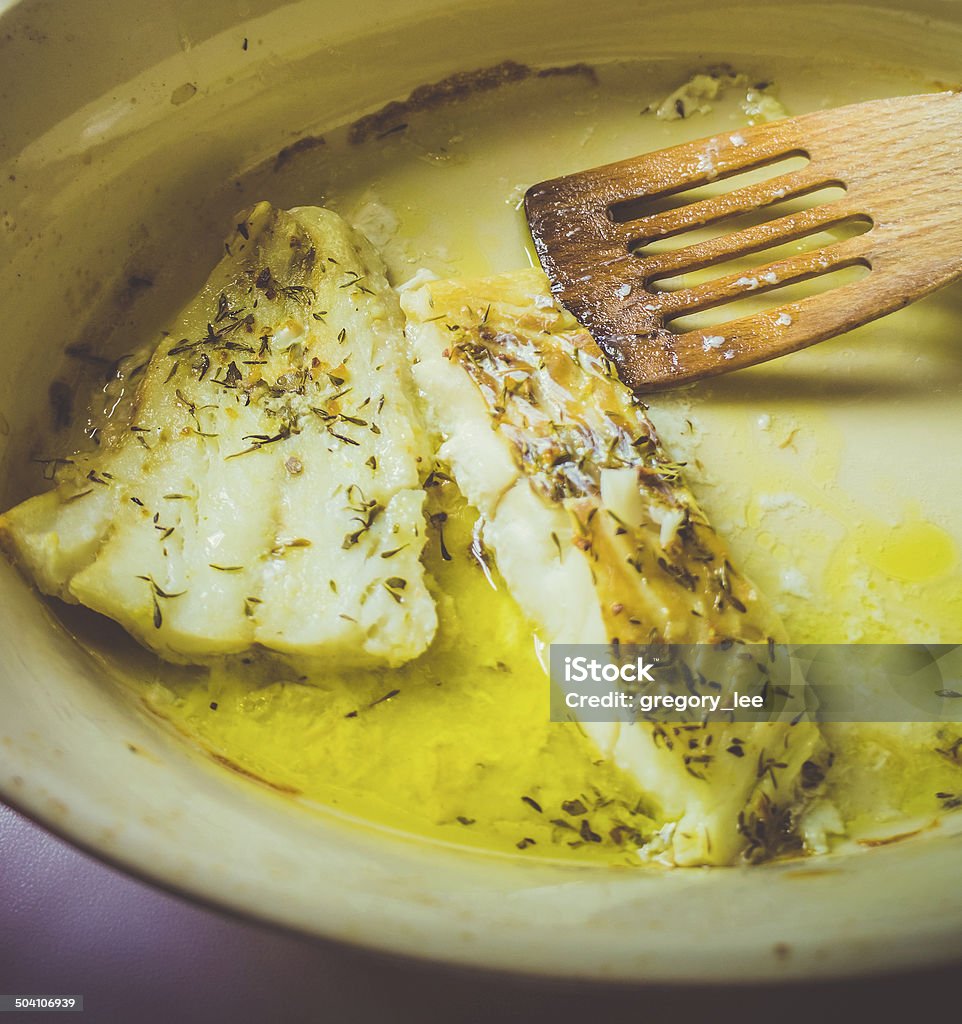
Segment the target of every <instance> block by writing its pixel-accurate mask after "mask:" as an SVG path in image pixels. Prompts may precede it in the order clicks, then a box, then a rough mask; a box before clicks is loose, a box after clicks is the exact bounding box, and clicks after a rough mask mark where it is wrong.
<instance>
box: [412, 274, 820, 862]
mask: <svg viewBox="0 0 962 1024" xmlns="http://www.w3.org/2000/svg"><path fill="white" fill-rule="evenodd" d="M402 305H403V306H404V309H405V312H406V314H407V317H408V327H407V333H408V338H409V341H410V343H411V345H412V348H413V353H414V357H415V359H416V365H415V367H414V376H415V379H416V381H417V383H418V385H419V387H420V388H421V390H422V392H423V393H424V395H425V397H426V402H427V408H428V410H429V419H430V421H431V422H432V423H433V425H434V427H435V429H436V430H437V431H438V433H439V434H440V438H441V443H440V448H439V457H440V458H441V459H442V460H443V461H444V462H446V463H447V465H448V466H449V467H450V472H451V474H452V475H453V477H454V479H455V480H456V482H457V484H458V486H459V487H460V489H461V490H462V491H463V492H464V494H465V496H466V497H467V498H468V500H469V501H470V502H471V503H472V504H473V505H475V506H476V507H477V509H478V510H479V512H480V514H481V516H482V517H483V520H484V525H483V538H484V541H485V544H486V545H487V546H488V547H489V548H490V549H491V551H492V552H493V553H494V557H495V559H496V561H497V565H498V569H499V570H500V573H501V575H502V577H503V578H504V579H505V581H506V583H507V586H508V587H509V588H510V589H511V591H512V594H513V595H514V597H515V599H516V600H517V601H518V603H519V605H520V606H521V608H522V610H523V611H524V612H525V613H526V614H527V615H528V616H529V617H530V618H531V620H532V621H533V622H534V623H535V625H536V626H537V627H538V629H539V631H540V633H541V635H542V637H543V639H544V640H545V641H547V642H549V643H566V644H612V643H614V642H616V641H617V642H618V643H620V644H648V643H652V642H670V643H676V644H682V643H684V644H698V643H704V644H714V643H718V642H721V641H725V640H732V641H736V642H739V643H751V644H759V645H765V647H767V645H768V644H769V642H770V641H772V640H782V639H783V631H782V627H781V624H780V623H779V621H778V619H777V617H776V616H775V615H774V614H773V613H772V612H771V610H770V609H769V608H768V607H767V605H766V604H765V603H764V601H763V600H762V599H761V597H760V595H759V594H758V592H757V591H756V589H755V587H754V586H753V585H752V584H751V582H750V581H749V580H747V579H746V578H745V577H744V576H742V575H741V574H740V573H739V572H738V571H737V569H736V568H735V567H734V566H733V565H732V563H731V560H730V558H729V555H728V552H727V550H726V548H725V545H724V544H723V542H722V541H721V539H720V538H719V537H718V535H717V534H716V533H715V531H714V530H713V529H712V527H711V525H710V524H709V522H708V520H707V517H706V516H705V514H704V512H703V511H702V510H701V508H700V507H699V505H698V503H697V502H696V501H695V498H694V496H693V495H692V493H691V491H690V490H689V489H688V488H687V486H686V485H685V483H684V480H683V477H682V469H683V467H682V466H680V465H678V464H677V463H675V462H673V461H672V460H671V459H670V458H669V457H668V455H667V454H666V453H665V451H664V449H663V448H662V445H661V443H660V441H659V439H658V436H657V433H656V431H655V429H654V427H653V425H652V423H651V422H650V420H649V419H648V417H647V414H646V411H645V407H644V406H643V404H642V403H641V402H640V401H639V400H638V399H637V398H635V397H634V396H633V395H632V394H631V393H630V392H629V391H628V390H627V389H625V388H624V387H623V385H622V384H621V383H620V382H619V381H618V379H617V377H616V376H615V374H614V373H613V372H612V370H611V368H610V366H609V365H608V362H607V360H606V359H605V357H604V356H603V354H602V353H601V351H600V350H599V349H598V347H597V346H596V344H595V342H594V341H593V339H592V338H591V336H590V335H589V334H588V332H587V331H585V330H584V329H583V328H581V327H580V325H579V324H578V323H577V322H576V321H575V320H574V319H573V318H572V317H571V316H570V315H569V314H568V313H567V312H566V311H564V310H563V309H561V308H560V307H558V306H556V305H555V303H554V301H553V299H552V296H551V293H550V291H549V287H548V282H547V280H546V278H545V277H544V275H543V274H541V273H540V271H535V270H531V271H526V272H519V273H513V274H505V275H501V276H498V277H493V278H489V279H485V280H480V281H472V282H458V281H433V282H429V283H426V284H424V285H422V286H420V287H417V288H412V289H410V290H408V291H406V292H405V293H404V294H403V295H402ZM765 647H762V649H763V650H764V649H765ZM583 727H584V728H585V729H586V730H587V731H588V732H589V733H590V734H591V735H592V736H593V738H594V739H595V740H596V742H598V744H599V746H600V747H601V749H602V751H603V752H604V753H605V754H606V755H608V756H610V757H612V758H613V759H614V760H615V761H616V762H617V763H618V764H619V765H621V766H622V767H624V768H626V769H628V770H629V771H631V772H632V773H633V774H634V776H635V777H636V778H637V779H638V782H639V784H640V786H641V788H642V789H643V790H644V792H645V793H646V794H648V795H649V796H650V798H651V800H652V803H653V804H654V805H655V806H656V807H657V810H658V813H659V816H660V817H661V820H663V821H665V822H666V823H667V825H668V827H667V828H666V829H665V830H664V832H663V836H664V841H665V845H666V847H667V850H666V853H667V856H668V857H669V858H670V859H672V860H673V861H674V862H675V863H679V864H705V863H729V862H731V861H732V860H733V859H735V858H737V856H738V855H739V854H745V855H747V856H748V857H750V858H751V859H759V858H761V857H762V856H766V855H770V854H772V853H775V852H779V851H780V850H781V849H783V848H784V847H786V846H790V845H791V844H792V842H793V841H794V840H793V837H792V835H791V828H790V825H791V813H792V808H793V807H795V806H796V804H797V802H798V801H799V800H800V799H801V798H802V797H803V796H804V795H805V794H804V789H805V786H804V783H805V777H804V776H803V768H804V766H805V764H806V762H813V763H814V761H815V760H818V759H819V758H820V757H823V756H824V748H823V744H822V741H821V737H820V734H819V732H818V730H817V728H816V727H815V726H814V725H812V724H809V723H807V722H799V723H797V724H794V725H793V724H790V723H788V722H773V723H764V724H757V725H748V724H731V725H728V724H719V723H708V724H705V723H702V724H695V725H692V724H688V725H683V726H682V725H680V726H672V725H653V724H649V723H632V724H630V725H629V724H620V725H619V724H606V723H598V722H584V723H583ZM814 776H815V773H814V772H813V771H811V770H809V772H808V776H807V778H808V779H811V778H813V777H814Z"/></svg>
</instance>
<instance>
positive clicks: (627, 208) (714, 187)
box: [608, 152, 811, 224]
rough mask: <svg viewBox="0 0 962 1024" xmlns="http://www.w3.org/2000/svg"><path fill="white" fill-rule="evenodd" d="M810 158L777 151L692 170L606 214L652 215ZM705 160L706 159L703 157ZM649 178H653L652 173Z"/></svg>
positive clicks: (619, 220) (622, 218)
mask: <svg viewBox="0 0 962 1024" xmlns="http://www.w3.org/2000/svg"><path fill="white" fill-rule="evenodd" d="M810 162H811V160H810V158H809V156H808V154H806V153H802V152H793V153H779V154H778V155H776V156H772V157H768V158H767V159H761V160H757V161H753V162H748V161H746V163H744V164H741V165H740V166H737V167H732V168H731V169H730V170H728V171H720V172H717V173H714V174H713V173H712V172H711V170H710V168H707V167H706V169H704V170H701V171H697V170H696V171H695V172H693V174H692V175H691V177H690V178H689V179H688V180H685V181H681V182H679V183H677V184H676V185H673V186H670V187H668V188H661V189H657V190H653V191H651V192H648V193H645V194H640V195H637V196H633V197H632V198H630V199H625V200H622V201H619V202H616V203H612V204H611V205H610V206H609V207H608V216H609V217H610V218H611V220H612V221H614V223H616V224H627V223H628V222H630V221H633V220H639V219H641V218H647V217H653V216H655V215H656V214H659V213H666V212H669V211H671V210H678V209H680V208H681V207H684V206H691V205H692V204H693V203H698V202H702V201H704V200H706V199H717V198H718V196H722V195H726V194H727V193H729V192H735V191H737V190H738V189H741V188H745V187H747V186H752V185H758V184H760V183H761V182H764V181H768V180H769V179H771V178H777V177H780V176H783V175H789V174H794V173H797V172H798V171H800V170H803V169H804V168H805V167H807V166H808V164H809V163H810ZM706 164H707V161H706ZM651 177H652V179H653V180H657V178H656V177H655V175H654V174H652V176H651Z"/></svg>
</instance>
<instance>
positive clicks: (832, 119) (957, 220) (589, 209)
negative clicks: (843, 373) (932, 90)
mask: <svg viewBox="0 0 962 1024" xmlns="http://www.w3.org/2000/svg"><path fill="white" fill-rule="evenodd" d="M790 157H807V158H808V163H807V164H806V165H805V166H804V167H802V168H801V169H800V170H795V171H792V172H789V173H782V174H776V176H775V177H771V178H769V179H768V180H765V181H763V182H761V183H758V184H752V185H747V186H745V187H741V188H736V189H734V190H733V191H730V192H728V193H727V194H724V195H719V196H716V197H714V198H709V199H703V200H701V201H694V202H691V203H690V204H688V205H678V204H679V200H680V199H681V197H678V198H676V199H675V200H669V202H668V203H666V202H665V198H666V197H671V196H677V194H678V193H681V192H684V191H686V190H688V189H692V188H696V187H698V186H703V185H707V184H709V183H711V182H715V181H719V180H721V179H724V178H728V177H731V176H732V175H735V174H740V173H742V172H745V171H749V170H753V169H756V168H765V167H767V166H770V165H772V164H775V163H777V162H780V161H783V160H785V159H786V158H790ZM832 186H836V187H837V186H841V188H843V189H844V190H845V193H844V196H842V197H841V198H838V199H835V200H833V201H830V202H826V203H824V204H822V205H816V206H813V207H812V208H810V209H805V210H802V211H800V212H795V213H790V214H788V215H786V216H778V217H777V219H773V220H770V221H768V222H767V223H758V224H755V225H754V226H750V227H747V228H746V229H744V230H740V231H736V232H734V233H731V234H727V235H722V236H720V237H716V238H712V239H710V240H708V241H702V242H697V243H694V244H690V245H684V246H683V247H682V248H678V249H676V250H674V251H671V252H659V253H653V254H646V253H645V251H644V249H643V247H644V246H645V245H646V244H649V243H651V242H652V241H654V240H657V239H664V238H668V237H671V236H675V235H681V234H682V233H684V232H687V231H690V230H693V229H698V228H704V227H706V226H707V225H711V224H716V223H718V222H721V221H724V220H725V219H726V218H729V217H734V216H737V215H739V214H745V213H750V212H752V211H759V210H763V209H764V208H765V207H767V206H771V205H772V204H775V203H779V202H781V201H783V200H787V199H792V198H794V197H800V196H805V195H807V194H809V193H812V192H816V191H818V190H820V189H824V188H827V187H832ZM672 202H673V203H674V204H675V205H674V208H671V209H661V210H660V212H659V211H658V210H652V209H651V206H652V205H654V204H655V203H658V204H659V205H660V206H661V207H664V206H666V205H670V204H671V203H672ZM646 208H647V210H646ZM525 210H526V213H527V217H528V223H529V225H530V226H531V232H532V235H533V236H534V242H535V246H536V247H537V250H538V255H539V257H540V259H541V263H542V266H543V267H544V269H545V271H546V273H547V274H548V277H549V278H550V279H551V282H552V288H553V290H554V291H555V294H556V295H558V296H559V297H560V299H561V301H562V302H563V303H564V304H565V306H567V307H568V309H570V310H571V312H572V313H573V314H574V315H575V316H576V317H577V318H578V320H580V321H581V323H582V324H584V326H585V327H587V328H588V329H589V331H590V332H591V334H592V335H593V336H594V338H595V340H596V341H597V342H598V343H599V345H600V346H601V347H602V349H604V351H605V353H606V354H607V355H608V356H609V357H610V358H611V359H612V360H613V361H614V363H615V365H616V367H617V369H618V372H619V374H620V376H621V378H622V380H623V381H624V382H625V383H626V384H627V385H628V386H629V387H631V388H634V389H636V390H638V391H658V390H662V389H664V388H669V387H675V386H677V385H679V384H686V383H689V382H691V381H695V380H698V379H700V378H702V377H709V376H712V375H714V374H719V373H724V372H726V371H728V370H736V369H739V368H741V367H744V366H751V365H752V364H754V363H760V362H763V361H765V360H767V359H774V358H775V357H776V356H780V355H784V354H786V353H788V352H794V351H796V350H797V349H801V348H805V347H806V346H808V345H813V344H815V342H818V341H823V340H825V339H826V338H831V337H833V336H834V335H836V334H840V333H842V332H843V331H847V330H849V329H851V328H853V327H856V326H858V325H859V324H863V323H866V322H867V321H869V320H873V319H875V318H876V317H880V316H882V315H884V314H886V313H890V312H892V311H893V310H896V309H899V308H900V307H902V306H904V305H906V304H907V303H909V302H912V301H914V300H915V299H918V298H920V297H921V296H923V295H925V294H926V293H927V292H931V291H933V290H934V289H935V288H938V287H939V286H941V285H943V284H945V283H947V282H948V281H950V280H952V279H953V278H955V277H957V276H958V275H960V274H962V94H960V93H949V92H945V93H936V94H932V95H927V96H908V97H904V98H900V99H888V100H875V101H872V102H869V103H858V104H854V105H852V106H848V107H842V108H840V109H837V110H827V111H821V112H819V113H815V114H807V115H805V116H803V117H793V118H786V119H785V120H782V121H776V122H773V123H771V124H765V125H761V126H757V127H754V128H740V129H733V130H732V131H730V132H725V133H723V134H721V135H714V136H712V137H711V138H707V139H702V140H701V141H700V142H690V143H686V144H684V145H681V146H675V147H673V148H671V149H665V150H661V151H660V152H656V153H648V154H646V155H644V156H639V157H635V158H634V159H630V160H624V161H620V162H618V163H614V164H608V165H607V166H605V167H598V168H595V169H593V170H588V171H583V172H581V173H579V174H570V175H567V176H565V177H562V178H556V179H554V180H552V181H546V182H542V183H541V184H539V185H534V186H533V187H532V188H530V189H529V190H528V192H527V195H526V196H525ZM773 216H775V214H774V212H773ZM859 221H860V222H861V224H862V227H863V228H864V227H865V226H867V225H870V227H869V228H868V230H866V231H864V233H862V234H860V235H858V236H857V237H850V238H847V239H845V240H840V241H838V242H835V243H832V244H828V245H825V246H823V247H822V248H818V249H815V250H813V251H810V252H804V253H798V254H796V255H792V256H789V257H787V258H783V259H777V260H774V261H773V262H767V261H766V260H765V257H764V250H766V249H769V248H772V247H773V246H776V245H780V244H783V243H785V242H791V241H797V240H799V239H802V238H804V237H806V236H808V235H812V234H816V233H818V232H820V231H824V230H828V229H832V228H837V227H840V226H845V225H847V224H850V223H853V222H859ZM722 227H724V225H722ZM746 256H755V257H756V260H757V262H756V261H753V266H752V268H751V270H748V271H745V270H740V271H738V272H737V273H731V274H728V275H726V276H723V277H719V278H717V279H716V280H713V281H710V282H707V283H704V284H699V285H696V286H693V287H690V288H682V289H680V290H676V291H659V290H657V289H656V288H653V287H652V284H653V282H656V281H658V280H659V279H665V278H669V277H673V276H677V275H680V274H683V273H687V272H689V271H695V270H700V269H702V268H705V267H710V266H712V265H714V264H717V263H722V262H724V261H726V260H730V259H733V258H736V257H746ZM851 266H862V267H866V268H868V270H869V273H868V274H867V276H865V277H863V279H862V280H859V281H856V282H851V283H848V284H844V285H842V286H840V287H838V288H836V289H835V290H833V291H828V292H824V293H822V294H817V295H811V296H809V297H807V298H803V299H801V300H799V301H796V302H791V303H788V304H784V305H777V304H776V303H777V301H778V300H777V296H772V305H771V307H770V308H767V309H766V310H765V311H763V312H757V313H754V314H752V315H749V316H742V317H741V318H739V319H732V320H730V321H729V322H726V323H721V324H719V325H718V326H714V327H711V328H708V329H705V330H689V331H686V332H684V333H679V332H673V331H672V330H671V322H672V321H673V320H674V319H676V318H678V317H682V316H687V315H688V314H691V313H695V312H698V311H700V310H705V309H709V308H712V307H716V306H721V305H723V304H725V303H729V302H733V301H735V300H737V299H741V298H744V297H746V296H748V295H759V294H762V293H764V292H768V291H771V290H772V289H775V288H779V287H784V286H786V285H789V284H793V283H796V282H800V281H805V280H808V279H811V278H815V277H818V276H820V275H823V274H826V273H831V272H833V271H836V270H840V269H842V268H845V267H851Z"/></svg>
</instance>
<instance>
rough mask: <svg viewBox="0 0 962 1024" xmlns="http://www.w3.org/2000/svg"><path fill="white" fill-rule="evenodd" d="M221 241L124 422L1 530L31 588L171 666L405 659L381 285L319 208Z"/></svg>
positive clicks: (414, 479) (402, 499)
mask: <svg viewBox="0 0 962 1024" xmlns="http://www.w3.org/2000/svg"><path fill="white" fill-rule="evenodd" d="M226 250H227V255H226V256H225V257H224V258H223V259H222V261H221V262H220V263H219V264H218V266H217V267H216V268H215V270H214V271H213V273H212V274H211V277H210V279H209V280H208V281H207V283H206V284H205V285H204V287H203V289H202V290H201V292H200V294H199V295H198V296H197V297H196V299H194V301H193V302H191V304H190V305H189V306H188V308H187V309H186V310H184V312H183V314H182V315H181V316H180V318H179V319H178V320H177V322H176V323H175V325H174V326H173V327H172V328H171V330H170V332H169V334H168V335H167V336H165V337H164V338H163V340H162V341H161V342H160V344H159V345H158V346H157V348H156V350H155V351H154V353H153V355H152V356H151V357H150V360H149V363H148V364H147V365H146V368H145V370H144V371H143V374H142V377H141V378H140V380H139V382H138V383H137V386H136V394H135V398H134V401H133V404H132V407H131V412H130V418H129V419H128V420H126V421H125V422H123V423H121V424H116V425H114V426H113V427H112V428H110V430H109V432H108V434H107V435H106V436H105V438H104V441H103V443H102V445H101V448H100V450H98V451H95V452H93V453H91V454H84V455H78V456H76V457H74V458H73V459H72V460H70V461H69V462H68V463H67V464H66V465H64V466H63V467H62V468H61V470H60V472H59V473H58V479H57V486H56V487H55V488H54V489H53V490H51V491H49V492H48V493H46V494H42V495H40V496H38V497H35V498H31V499H30V500H28V501H26V502H24V503H23V504H21V505H18V506H17V507H16V508H14V509H12V510H11V511H9V512H8V513H7V514H6V515H4V516H3V517H0V540H2V543H3V545H4V547H5V548H6V549H7V551H8V552H9V553H10V554H11V555H12V556H13V558H14V559H15V560H16V562H17V563H18V564H19V565H20V566H21V568H22V569H23V570H24V572H25V573H26V574H27V575H28V576H29V577H31V578H32V579H33V580H34V581H35V582H36V584H37V586H38V587H39V588H40V590H42V591H44V592H45V593H47V594H53V595H56V596H57V597H60V598H63V599H64V600H65V601H70V602H78V603H80V604H84V605H86V606H88V607H90V608H92V609H94V610H96V611H98V612H101V613H103V614H104V615H108V616H110V617H111V618H113V619H116V620H117V621H118V622H119V623H121V624H122V625H123V626H124V627H125V628H126V629H127V630H128V631H129V632H130V633H131V634H133V635H134V636H135V637H136V638H137V639H138V640H140V641H141V642H142V643H144V644H146V645H147V646H148V647H150V648H153V649H154V650H155V651H157V652H158V653H160V654H161V655H163V656H164V657H166V658H169V659H171V660H174V661H183V662H197V661H204V660H206V659H208V658H211V657H216V656H221V655H233V654H239V653H243V652H246V651H249V650H250V649H251V648H256V647H260V648H267V649H269V650H271V651H276V652H281V653H283V654H285V655H290V656H294V657H296V658H307V659H312V658H324V659H325V661H331V662H337V663H342V664H371V663H385V664H388V665H397V664H400V663H402V662H404V661H407V660H408V659H410V658H413V657H415V656H416V655H418V654H420V653H421V652H422V651H423V650H424V649H425V648H426V647H427V646H428V644H429V643H430V641H431V638H432V636H433V634H434V631H435V628H436V621H437V620H436V614H435V608H434V602H433V599H432V598H431V596H430V595H429V593H428V591H427V588H426V586H425V580H424V572H423V569H422V566H421V562H420V554H421V550H422V548H423V546H424V541H425V523H424V515H423V511H422V505H423V500H424V494H423V491H422V490H421V487H420V478H419V473H420V464H421V463H422V462H424V463H426V462H427V456H428V455H429V454H430V453H429V451H427V450H425V449H424V448H423V447H422V446H423V443H424V442H423V438H424V433H425V432H424V429H423V427H422V426H421V424H420V421H419V417H418V413H417V411H416V409H415V406H414V404H413V402H412V387H411V381H410V371H409V369H408V367H407V365H406V360H405V357H404V352H403V333H402V331H403V320H402V316H401V311H400V306H399V304H398V300H397V296H396V294H395V293H394V291H393V290H392V289H391V288H390V287H389V285H388V284H387V281H386V279H385V276H384V269H383V265H382V263H381V261H380V258H379V257H378V256H377V255H376V253H375V252H374V250H373V249H372V248H371V246H370V245H369V244H368V243H367V242H366V241H365V240H364V239H363V238H362V237H361V236H360V235H358V234H357V233H355V232H354V231H352V230H351V229H350V228H349V227H348V226H347V225H346V224H345V222H344V221H342V220H341V218H340V217H338V216H337V215H336V214H334V213H331V212H330V211H327V210H323V209H317V208H301V209H295V210H291V211H290V212H284V211H281V210H275V209H273V208H271V207H270V206H269V205H268V204H267V203H261V204H259V205H257V206H255V207H254V208H253V209H251V210H250V211H249V212H247V213H245V214H243V215H241V216H240V218H239V222H238V224H237V227H236V230H235V231H234V232H233V234H232V235H231V236H230V238H229V239H228V240H227V242H226Z"/></svg>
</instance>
